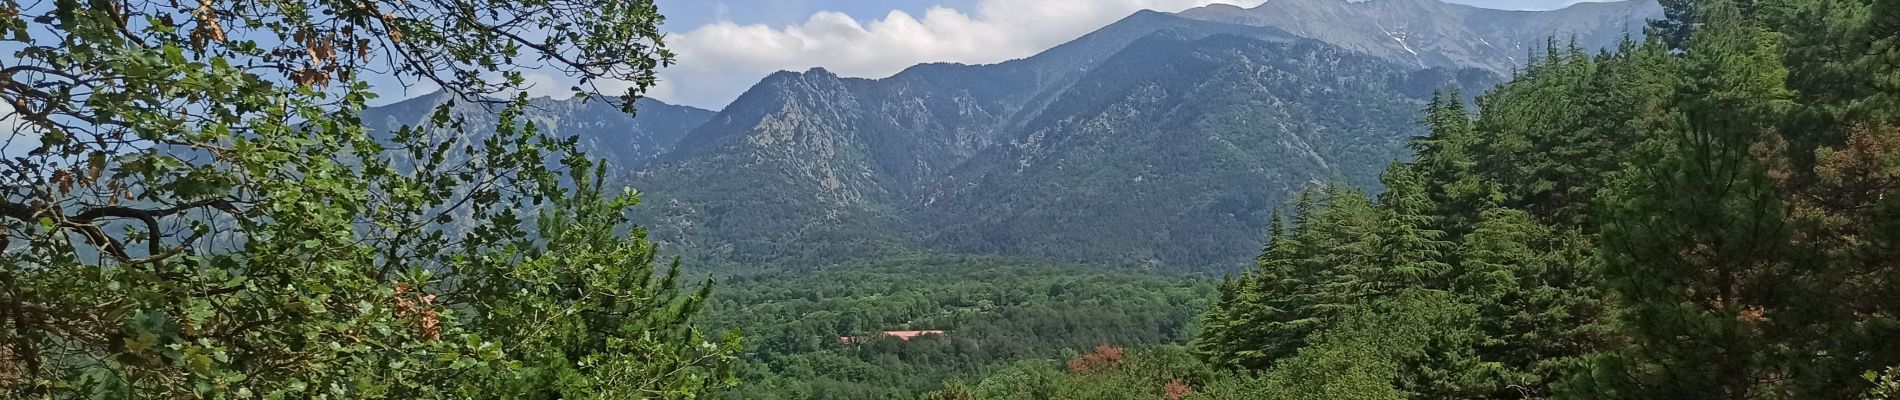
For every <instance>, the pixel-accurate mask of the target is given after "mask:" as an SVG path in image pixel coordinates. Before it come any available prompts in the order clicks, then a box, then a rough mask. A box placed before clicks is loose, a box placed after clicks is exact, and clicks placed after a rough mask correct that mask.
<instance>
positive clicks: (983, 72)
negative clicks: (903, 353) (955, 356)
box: [369, 0, 1654, 271]
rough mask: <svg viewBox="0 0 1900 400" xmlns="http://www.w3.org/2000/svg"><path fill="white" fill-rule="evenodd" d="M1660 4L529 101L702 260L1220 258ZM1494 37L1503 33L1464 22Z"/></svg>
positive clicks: (660, 237)
mask: <svg viewBox="0 0 1900 400" xmlns="http://www.w3.org/2000/svg"><path fill="white" fill-rule="evenodd" d="M1653 6H1654V5H1653V4H1647V3H1644V4H1637V3H1617V4H1604V5H1589V6H1577V7H1571V8H1568V9H1565V10H1561V11H1553V12H1501V11H1500V12H1492V11H1488V10H1478V9H1471V8H1468V7H1463V6H1451V5H1446V4H1441V3H1436V2H1430V1H1422V0H1379V1H1375V2H1369V3H1348V2H1345V1H1339V0H1276V1H1274V2H1270V3H1268V4H1267V5H1264V6H1262V7H1260V8H1256V9H1252V10H1243V9H1237V8H1231V7H1230V8H1219V7H1210V8H1202V9H1195V10H1190V11H1187V12H1184V13H1181V14H1168V13H1159V12H1152V11H1144V12H1139V13H1136V14H1134V15H1131V16H1129V17H1127V18H1125V19H1123V20H1121V21H1119V22H1116V23H1114V24H1111V25H1108V26H1106V27H1104V28H1102V29H1100V30H1098V31H1096V32H1093V33H1091V34H1088V35H1085V36H1083V37H1081V38H1079V39H1076V40H1074V41H1072V42H1069V43H1066V44H1063V45H1061V46H1057V47H1055V48H1052V49H1050V50H1048V51H1046V52H1043V53H1041V54H1038V55H1035V56H1032V57H1028V58H1025V59H1020V60H1013V61H1009V62H1004V63H999V64H993V65H959V64H925V65H918V66H915V67H912V68H910V69H908V70H905V71H903V72H901V73H898V74H896V75H894V76H891V77H888V78H882V79H862V78H850V77H841V76H837V75H835V74H833V73H831V72H829V71H826V70H823V69H813V70H810V71H805V72H780V73H777V74H773V75H771V76H769V77H766V78H765V79H763V80H762V81H761V82H759V84H757V85H756V86H754V87H753V88H751V89H750V90H749V91H747V92H746V93H745V94H743V95H742V96H740V97H739V98H738V99H737V100H735V101H734V102H733V103H732V104H730V105H728V106H727V107H725V108H724V109H723V110H721V111H719V112H717V113H716V114H713V113H709V112H704V111H700V110H694V109H686V108H680V107H673V106H667V105H664V104H659V103H657V102H651V101H648V102H643V103H642V104H640V105H641V106H643V111H641V115H640V117H639V118H635V119H632V120H631V121H628V120H625V116H624V115H621V114H619V113H617V112H612V111H615V110H613V109H612V107H608V106H606V105H604V104H579V103H574V102H553V101H538V102H537V103H536V104H537V105H538V106H540V107H537V108H536V109H534V110H530V111H529V112H528V115H529V117H530V119H531V120H535V121H541V122H544V123H546V124H547V125H549V127H550V128H551V129H553V130H554V131H555V133H557V134H577V135H579V136H580V138H581V144H582V146H583V147H585V148H588V149H590V150H591V151H594V152H596V154H598V155H600V156H604V157H606V158H608V159H609V160H610V161H611V162H612V163H613V164H615V165H616V166H617V167H619V171H621V172H620V173H619V175H618V176H621V177H623V178H624V179H623V180H622V181H621V183H624V184H627V185H630V186H632V187H635V188H638V189H640V190H642V191H644V192H647V193H649V194H648V195H647V196H646V197H645V198H644V199H643V200H644V204H643V206H642V207H639V208H637V209H636V211H635V212H636V213H637V215H635V220H636V221H639V222H640V223H641V224H642V225H645V226H648V227H651V228H652V229H653V231H652V232H651V234H652V235H653V237H654V239H655V240H656V241H659V242H661V243H664V244H667V245H668V246H669V249H671V250H675V251H680V252H682V253H684V254H687V255H688V258H689V259H691V260H693V261H697V262H698V263H696V264H701V265H708V264H718V265H757V264H761V263H769V264H773V265H779V266H813V265H823V264H828V263H834V262H839V261H849V260H855V259H866V258H875V257H878V256H880V255H885V254H899V253H908V252H912V251H916V250H928V251H943V252H952V253H974V254H998V255H1013V256H1030V257H1044V258H1050V259H1057V260H1067V261H1084V262H1113V263H1119V264H1135V265H1145V266H1148V267H1150V268H1154V269H1159V270H1168V271H1194V270H1199V271H1205V270H1214V269H1225V268H1227V267H1232V266H1237V265H1242V264H1244V263H1245V262H1246V260H1248V259H1250V258H1251V257H1252V256H1253V255H1252V254H1250V252H1248V251H1246V250H1244V249H1245V248H1247V247H1250V246H1248V245H1247V244H1248V243H1257V242H1258V241H1259V237H1260V236H1261V234H1262V232H1264V231H1265V228H1266V225H1267V217H1268V214H1269V212H1270V210H1271V209H1273V208H1274V207H1275V206H1276V205H1278V204H1282V203H1283V202H1284V201H1286V200H1287V199H1289V198H1290V197H1291V195H1292V194H1293V193H1295V192H1297V191H1298V190H1299V189H1300V188H1303V187H1306V186H1308V185H1311V184H1314V183H1318V182H1330V181H1340V182H1345V183H1350V184H1355V185H1364V186H1376V185H1377V183H1378V182H1377V177H1378V175H1379V171H1380V170H1381V169H1382V168H1383V167H1384V165H1385V164H1386V163H1388V162H1390V161H1393V160H1397V159H1403V158H1405V157H1406V155H1407V154H1408V150H1407V149H1406V147H1405V144H1406V142H1407V140H1408V138H1409V137H1412V136H1416V135H1419V134H1422V133H1424V130H1423V129H1421V128H1419V127H1418V126H1417V125H1416V124H1415V122H1416V121H1417V120H1418V118H1419V112H1418V110H1419V109H1421V108H1423V107H1424V105H1425V103H1426V99H1427V98H1428V97H1429V94H1430V93H1431V92H1432V91H1433V90H1435V89H1446V88H1457V89H1462V90H1463V91H1464V92H1465V93H1472V94H1475V93H1478V92H1480V91H1482V90H1483V89H1485V88H1488V87H1490V86H1492V85H1493V84H1495V83H1497V82H1501V81H1502V80H1503V79H1504V78H1505V77H1506V76H1508V75H1509V73H1510V71H1511V70H1512V69H1513V68H1514V67H1513V65H1514V64H1512V62H1514V61H1513V58H1514V57H1524V56H1527V54H1528V53H1530V52H1531V50H1532V49H1536V51H1538V52H1540V56H1541V55H1542V54H1541V52H1543V51H1544V49H1542V45H1543V44H1545V43H1548V42H1546V41H1545V39H1549V38H1551V37H1552V35H1557V36H1568V35H1572V34H1574V35H1576V36H1575V38H1576V40H1577V43H1578V46H1580V47H1584V48H1595V47H1602V46H1606V45H1613V44H1614V39H1620V38H1622V37H1623V36H1624V35H1625V33H1626V32H1627V31H1628V30H1627V29H1624V27H1628V26H1636V25H1640V24H1641V21H1642V19H1643V18H1644V17H1646V16H1649V15H1650V14H1652V13H1651V12H1650V11H1654V10H1652V9H1653V8H1654V7H1653ZM1301 13H1305V14H1301ZM1400 16H1404V17H1408V18H1412V19H1411V20H1408V21H1409V22H1405V23H1404V24H1405V26H1408V27H1416V28H1419V30H1414V31H1408V32H1414V33H1413V34H1411V36H1407V37H1408V38H1410V39H1406V41H1403V42H1397V45H1400V47H1404V48H1405V49H1403V50H1404V51H1398V50H1394V49H1393V48H1388V47H1389V46H1387V45H1388V44H1393V43H1389V42H1392V39H1393V38H1391V37H1385V36H1381V37H1379V38H1375V39H1378V40H1372V39H1367V37H1368V36H1366V34H1365V32H1361V31H1357V30H1350V29H1347V28H1344V27H1343V26H1351V27H1352V28H1354V29H1357V28H1367V27H1368V26H1369V25H1371V24H1363V23H1354V22H1338V23H1337V24H1336V25H1340V26H1342V28H1340V29H1341V30H1338V31H1319V30H1315V29H1313V28H1312V27H1310V26H1304V25H1299V24H1295V23H1293V22H1300V23H1305V22H1312V21H1321V20H1325V19H1326V18H1333V19H1338V20H1340V21H1347V20H1350V21H1359V20H1365V19H1366V18H1373V17H1379V18H1397V17H1400ZM1296 17H1297V18H1296ZM1278 18H1295V19H1293V20H1281V19H1278ZM1425 27H1434V28H1433V29H1429V30H1426V29H1423V28H1425ZM1540 27H1548V28H1549V29H1547V30H1546V29H1544V28H1540ZM1368 29H1369V28H1368ZM1289 32H1293V33H1289ZM1486 41H1490V42H1494V43H1495V42H1500V41H1509V42H1510V43H1512V44H1510V45H1500V46H1498V47H1496V48H1490V47H1487V48H1485V49H1475V48H1466V47H1458V46H1452V45H1451V44H1454V43H1482V42H1486ZM1559 41H1560V42H1561V41H1562V39H1561V38H1560V40H1559ZM1440 42H1442V45H1439V44H1434V43H1440ZM1480 50H1482V51H1480ZM1414 52H1416V53H1417V54H1414ZM439 101H441V99H438V98H434V97H425V98H421V99H415V100H411V101H409V102H405V103H401V104H397V105H394V106H390V107H385V108H383V109H378V110H374V111H373V112H372V113H371V114H372V115H389V117H376V118H370V119H369V122H370V123H371V125H372V126H377V125H376V124H377V123H378V122H379V120H388V121H392V122H406V121H413V120H419V119H420V118H421V117H423V116H422V115H421V114H420V113H418V112H409V111H404V110H406V109H418V110H419V109H420V107H419V106H414V107H412V106H410V105H411V103H416V104H434V103H435V102H439ZM701 122H703V123H701ZM477 125H479V124H477ZM622 125H624V126H626V128H617V126H622ZM616 129H620V130H625V131H626V132H617V131H616ZM746 269H751V268H746Z"/></svg>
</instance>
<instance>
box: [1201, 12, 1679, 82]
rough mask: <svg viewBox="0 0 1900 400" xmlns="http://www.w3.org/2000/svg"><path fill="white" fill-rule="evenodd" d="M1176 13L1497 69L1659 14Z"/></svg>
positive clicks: (1436, 63) (1604, 41) (1420, 59)
mask: <svg viewBox="0 0 1900 400" xmlns="http://www.w3.org/2000/svg"><path fill="white" fill-rule="evenodd" d="M1178 15H1181V16H1183V17H1187V18H1193V19H1199V20H1206V21H1217V22H1225V23H1231V24H1241V25H1251V26H1265V27H1274V28H1279V29H1281V30H1284V31H1287V32H1290V33H1292V34H1295V35H1299V36H1303V37H1308V38H1313V39H1317V40H1320V41H1324V42H1327V43H1331V44H1333V45H1335V46H1339V47H1343V48H1347V49H1351V50H1357V51H1361V52H1365V53H1367V54H1372V55H1375V56H1379V57H1382V58H1386V59H1390V60H1394V61H1396V62H1401V63H1409V64H1412V65H1415V66H1419V67H1446V68H1479V69H1484V70H1487V71H1491V72H1492V73H1496V74H1499V75H1506V76H1508V74H1510V72H1511V71H1512V70H1513V69H1516V68H1521V67H1523V66H1525V65H1526V63H1527V61H1528V60H1526V59H1525V58H1526V57H1527V56H1541V53H1542V52H1543V51H1544V50H1545V49H1546V44H1548V43H1550V42H1551V41H1553V40H1554V41H1555V42H1556V43H1557V45H1558V46H1567V45H1569V44H1570V43H1571V41H1572V40H1575V43H1576V44H1577V45H1578V46H1579V47H1582V48H1584V49H1585V50H1587V51H1590V52H1592V53H1594V52H1595V50H1596V49H1599V48H1605V47H1611V46H1615V45H1616V43H1617V42H1618V41H1620V40H1621V39H1622V38H1623V37H1624V36H1625V35H1628V36H1631V37H1640V36H1641V35H1642V32H1643V23H1644V21H1645V20H1647V19H1651V18H1661V17H1662V6H1661V5H1659V4H1657V3H1656V2H1655V1H1653V0H1630V1H1620V2H1608V3H1578V4H1576V5H1572V6H1570V7H1566V8H1563V9H1560V10H1553V11H1507V10H1494V9H1487V8H1478V7H1472V6H1467V5H1459V4H1451V3H1445V2H1441V1H1436V0H1371V1H1361V2H1352V1H1347V0H1269V1H1267V2H1266V3H1265V4H1261V5H1260V6H1258V7H1254V8H1251V9H1248V8H1241V7H1236V6H1232V5H1226V4H1216V5H1210V6H1205V7H1200V8H1195V9H1190V10H1187V11H1182V12H1180V13H1179V14H1178Z"/></svg>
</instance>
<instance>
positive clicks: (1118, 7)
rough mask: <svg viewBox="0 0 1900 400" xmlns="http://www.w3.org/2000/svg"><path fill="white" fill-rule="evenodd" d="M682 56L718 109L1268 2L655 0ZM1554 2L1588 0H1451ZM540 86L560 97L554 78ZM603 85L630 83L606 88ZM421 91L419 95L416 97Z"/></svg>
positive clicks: (691, 91)
mask: <svg viewBox="0 0 1900 400" xmlns="http://www.w3.org/2000/svg"><path fill="white" fill-rule="evenodd" d="M657 1H658V3H659V6H660V12H661V13H663V14H665V15H667V24H666V26H665V27H664V28H663V29H664V30H665V31H666V32H667V33H668V43H667V45H668V47H669V48H671V49H673V50H674V52H676V53H677V54H678V55H679V57H678V65H675V66H673V67H671V68H667V69H664V70H662V71H661V72H660V80H661V83H660V85H659V86H658V87H656V88H655V89H654V90H653V91H651V92H649V93H648V95H649V96H650V97H653V98H657V99H660V100H662V101H667V102H670V103H674V104H685V105H691V106H696V107H702V108H707V109H715V110H717V109H720V108H723V107H724V106H725V105H726V103H728V102H731V101H732V99H734V98H736V97H738V96H739V95H740V94H741V93H743V92H744V91H745V90H746V89H747V88H750V87H751V86H752V85H753V84H754V83H757V82H758V80H759V79H760V78H763V77H765V76H766V75H769V74H771V73H773V72H777V71H781V70H790V71H804V70H808V69H811V68H814V67H823V68H825V69H827V70H829V71H831V72H833V73H837V74H839V75H843V76H851V77H864V78H882V77H886V76H890V75H891V74H894V73H897V72H898V71H901V70H903V69H904V68H906V67H909V66H911V65H916V64H920V63H928V62H956V63H966V64H987V63H996V62H1002V61H1007V60H1011V59H1016V58H1022V57H1027V56H1030V55H1034V54H1036V53H1038V52H1041V51H1043V50H1047V49H1048V48H1050V47H1053V46H1055V45H1058V44H1061V43H1063V42H1067V41H1069V40H1073V39H1075V38H1076V37H1080V36H1081V35H1083V34H1086V33H1088V32H1091V31H1094V30H1095V29H1098V28H1101V27H1102V26H1103V25H1107V24H1109V23H1112V22H1114V21H1115V20H1118V19H1121V18H1123V17H1126V16H1128V15H1129V14H1132V13H1134V12H1135V11H1138V10H1143V9H1153V10H1160V11H1167V12H1174V11H1181V10H1185V9H1188V8H1193V7H1199V6H1205V5H1209V4H1215V3H1221V4H1231V5H1237V6H1242V7H1253V6H1257V5H1259V4H1261V3H1263V2H1265V1H1267V0H657ZM1448 1H1452V2H1456V3H1463V4H1470V5H1475V6H1480V7H1488V8H1500V9H1555V8H1561V7H1563V6H1566V5H1569V4H1572V3H1575V2H1577V1H1579V0H1448ZM530 79H531V80H539V81H544V82H545V83H546V84H545V85H537V87H538V88H548V89H549V90H546V91H543V90H531V91H530V92H531V93H530V94H535V95H541V94H546V95H553V96H561V95H563V94H564V93H561V92H563V91H564V90H562V89H565V88H566V87H568V85H565V84H561V83H560V82H561V81H562V80H563V79H561V78H559V77H554V76H530ZM603 89H605V90H609V91H614V90H617V89H620V87H615V86H613V85H606V87H604V88H603ZM412 95H413V94H412Z"/></svg>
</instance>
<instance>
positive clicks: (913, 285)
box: [702, 256, 1213, 399]
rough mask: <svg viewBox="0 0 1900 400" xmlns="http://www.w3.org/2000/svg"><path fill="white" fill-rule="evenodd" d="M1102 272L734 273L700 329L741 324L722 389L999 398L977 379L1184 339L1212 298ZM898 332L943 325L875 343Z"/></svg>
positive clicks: (897, 262)
mask: <svg viewBox="0 0 1900 400" xmlns="http://www.w3.org/2000/svg"><path fill="white" fill-rule="evenodd" d="M1104 269H1106V268H1104V267H1101V266H1092V267H1081V266H1061V265H1050V264H1043V263H1029V262H1024V261H1018V260H1009V259H1001V258H983V257H973V258H960V257H945V256H924V257H918V256H912V257H901V258H890V259H885V260H878V261H866V262H860V263H856V264H850V265H843V266H836V267H829V268H825V269H822V270H818V271H787V272H778V273H768V274H760V275H752V276H740V277H735V278H733V279H730V280H727V281H725V282H722V286H721V287H720V291H719V292H718V293H717V294H715V295H714V297H713V300H712V304H711V305H710V307H709V308H708V310H707V314H706V317H705V319H704V320H703V321H702V324H703V325H705V326H712V327H730V328H737V329H740V330H743V331H744V332H745V333H746V346H745V347H746V349H747V353H746V354H745V356H744V361H745V362H744V363H743V365H741V368H740V370H739V374H740V376H741V378H743V380H744V381H745V382H747V384H746V385H743V386H742V387H740V388H737V389H735V390H733V391H731V392H730V393H729V394H728V397H729V398H735V399H886V398H917V397H918V396H920V395H922V394H924V393H927V392H931V391H937V390H940V389H944V388H945V387H946V385H947V383H946V381H949V380H954V379H959V378H963V379H965V382H966V383H968V385H966V386H969V388H968V389H970V390H972V391H974V392H975V393H979V394H980V393H991V394H994V393H996V390H999V389H996V387H997V386H998V385H1002V383H990V382H987V381H978V380H975V379H972V378H977V377H979V374H982V373H985V372H987V371H1009V370H1015V371H1018V372H1022V373H1024V374H1028V373H1029V372H1027V371H1030V369H1028V368H1027V367H1025V366H1026V365H1056V363H1055V362H1054V361H1051V360H1053V359H1064V358H1067V357H1068V356H1072V355H1073V354H1074V353H1075V352H1079V351H1087V350H1089V349H1092V348H1095V347H1097V346H1098V345H1102V344H1104V343H1112V344H1118V345H1119V344H1126V345H1146V344H1164V343H1179V342H1183V341H1185V340H1186V339H1187V337H1188V336H1189V333H1190V331H1191V329H1192V328H1191V327H1190V326H1189V325H1190V324H1191V323H1192V320H1193V317H1194V315H1195V313H1196V312H1197V311H1198V310H1201V309H1204V308H1206V307H1207V300H1206V299H1207V298H1208V296H1210V295H1211V294H1212V290H1211V289H1212V287H1211V286H1212V283H1213V282H1211V281H1210V280H1207V279H1204V278H1196V277H1181V276H1173V277H1169V276H1159V275H1153V274H1149V273H1136V272H1104V271H1103V270H1104ZM896 330H942V331H945V333H944V334H943V335H925V336H921V337H916V338H912V339H910V340H899V339H896V338H881V336H882V335H881V333H882V332H884V331H896ZM841 337H855V338H862V339H853V342H852V343H850V344H846V343H843V341H842V340H841ZM1053 368H1054V367H1052V369H1053ZM995 373H997V374H1002V373H1004V372H995ZM1035 376H1037V375H1030V376H1026V377H1020V378H1021V380H1023V381H1024V382H1029V383H1024V385H1029V386H1034V385H1035V384H1034V382H1035V380H1034V378H1035ZM998 382H1002V381H998ZM1158 387H1159V386H1157V388H1158ZM986 390H987V391H988V392H985V391H986Z"/></svg>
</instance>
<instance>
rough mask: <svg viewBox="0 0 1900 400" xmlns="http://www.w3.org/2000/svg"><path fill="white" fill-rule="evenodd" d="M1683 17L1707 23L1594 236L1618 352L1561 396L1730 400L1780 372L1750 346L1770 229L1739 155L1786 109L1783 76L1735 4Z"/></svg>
mask: <svg viewBox="0 0 1900 400" xmlns="http://www.w3.org/2000/svg"><path fill="white" fill-rule="evenodd" d="M1697 11H1698V12H1699V13H1701V16H1703V17H1706V18H1707V19H1706V20H1705V21H1701V22H1702V23H1701V24H1699V26H1698V28H1697V30H1696V31H1695V34H1694V37H1693V38H1692V40H1691V41H1690V43H1689V48H1688V50H1686V53H1685V55H1684V58H1683V60H1682V61H1681V62H1680V65H1679V67H1678V69H1677V71H1678V73H1680V74H1681V75H1682V76H1684V77H1686V78H1687V79H1686V80H1684V81H1683V82H1681V84H1680V85H1679V86H1678V88H1677V90H1676V94H1675V95H1674V96H1673V98H1672V99H1671V101H1670V102H1669V104H1668V108H1666V109H1665V110H1662V111H1663V112H1662V113H1661V114H1659V115H1655V116H1653V118H1651V119H1650V120H1649V122H1650V123H1651V124H1653V125H1651V126H1652V129H1655V130H1657V131H1658V132H1660V134H1659V135H1658V136H1657V137H1655V138H1652V139H1651V140H1650V141H1649V142H1648V143H1646V144H1644V146H1643V148H1642V149H1641V152H1642V155H1641V156H1639V157H1640V160H1639V161H1638V162H1637V163H1635V165H1634V167H1633V169H1632V170H1631V171H1629V173H1628V174H1627V175H1625V176H1624V177H1623V179H1621V180H1620V181H1619V182H1618V186H1619V187H1617V188H1616V189H1615V191H1616V193H1617V194H1618V196H1617V197H1616V198H1615V199H1614V200H1612V201H1611V202H1610V203H1609V204H1608V207H1609V209H1608V212H1609V213H1610V218H1609V220H1607V221H1606V225H1605V226H1604V227H1603V235H1604V242H1605V244H1606V249H1605V259H1606V260H1607V263H1606V268H1607V272H1608V273H1609V276H1611V277H1612V281H1611V285H1612V287H1613V288H1615V290H1616V291H1617V293H1619V294H1620V295H1621V297H1622V298H1623V299H1624V301H1625V302H1626V303H1627V304H1626V306H1627V308H1626V309H1625V312H1624V313H1623V314H1622V316H1621V320H1622V321H1623V324H1624V326H1623V330H1624V331H1625V332H1626V333H1627V334H1628V335H1630V340H1631V343H1630V348H1629V349H1627V350H1626V351H1622V352H1618V353H1614V354H1612V355H1606V356H1602V357H1599V358H1598V359H1597V360H1596V361H1597V365H1596V367H1597V368H1598V371H1597V372H1596V373H1595V374H1594V375H1593V376H1592V378H1591V379H1587V380H1580V382H1587V383H1580V384H1578V385H1577V386H1576V387H1575V388H1576V389H1577V391H1575V392H1572V393H1571V395H1573V396H1579V397H1594V398H1727V399H1742V398H1751V397H1754V396H1761V395H1764V394H1765V393H1766V390H1765V388H1764V387H1762V386H1761V385H1762V382H1772V381H1774V380H1776V379H1778V378H1779V377H1784V376H1787V375H1788V374H1791V373H1792V371H1786V370H1780V369H1777V368H1774V367H1773V366H1772V365H1771V364H1770V363H1769V361H1770V359H1771V358H1773V357H1774V355H1773V354H1769V352H1770V351H1771V349H1772V348H1773V347H1772V346H1770V344H1771V340H1770V339H1769V338H1766V337H1763V332H1764V321H1765V318H1769V317H1767V316H1766V315H1765V314H1764V310H1763V308H1762V306H1763V304H1764V303H1765V302H1766V300H1768V297H1769V296H1772V295H1773V294H1774V293H1775V292H1774V290H1775V287H1774V285H1775V284H1776V283H1777V282H1775V277H1774V276H1773V275H1771V273H1772V272H1774V271H1777V270H1778V269H1779V268H1778V265H1777V264H1778V263H1779V262H1781V260H1780V257H1781V255H1782V254H1781V253H1782V251H1783V243H1784V237H1783V236H1784V232H1783V221H1782V218H1783V217H1782V215H1781V208H1780V204H1779V202H1778V201H1777V200H1776V198H1775V196H1774V193H1773V189H1772V188H1771V187H1770V185H1769V183H1770V182H1769V179H1768V176H1767V174H1766V171H1765V168H1764V167H1763V166H1762V165H1761V164H1760V163H1759V162H1758V161H1757V160H1756V159H1755V157H1754V155H1753V154H1751V149H1754V148H1756V145H1757V144H1758V143H1759V142H1760V141H1761V140H1763V138H1764V137H1767V136H1771V135H1773V134H1774V131H1773V128H1774V126H1775V124H1776V123H1777V122H1778V116H1780V115H1782V114H1783V113H1784V112H1785V110H1787V108H1788V106H1789V102H1788V98H1789V97H1790V96H1791V95H1790V94H1789V92H1788V91H1787V90H1786V89H1785V88H1784V87H1783V82H1784V81H1785V79H1786V72H1785V70H1783V69H1782V67H1781V65H1780V64H1779V62H1778V56H1779V54H1778V51H1777V48H1776V43H1775V42H1774V40H1773V39H1772V36H1770V35H1768V34H1767V33H1766V32H1765V31H1764V30H1763V29H1761V28H1760V27H1759V26H1757V25H1755V24H1753V23H1752V22H1751V21H1749V20H1748V19H1746V18H1744V17H1743V15H1742V10H1741V9H1740V8H1739V7H1738V6H1736V5H1734V4H1732V3H1730V2H1726V1H1712V2H1708V3H1703V4H1700V5H1698V7H1697Z"/></svg>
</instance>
